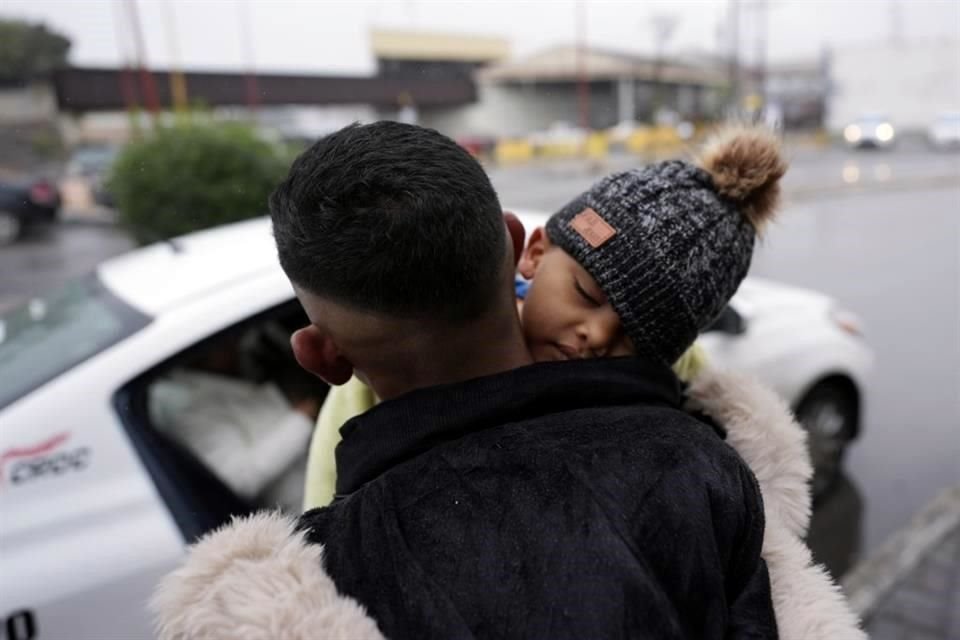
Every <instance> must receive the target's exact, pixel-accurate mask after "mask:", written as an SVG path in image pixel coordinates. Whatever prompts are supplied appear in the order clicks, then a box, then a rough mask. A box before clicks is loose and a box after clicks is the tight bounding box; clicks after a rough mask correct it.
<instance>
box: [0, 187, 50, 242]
mask: <svg viewBox="0 0 960 640" xmlns="http://www.w3.org/2000/svg"><path fill="white" fill-rule="evenodd" d="M59 209H60V193H59V192H58V191H57V188H56V187H55V186H54V185H53V184H52V183H51V182H49V181H48V180H46V179H44V178H24V177H11V176H0V247H3V246H5V245H9V244H12V243H14V242H16V241H17V240H18V239H19V238H20V237H21V236H22V235H23V233H24V231H25V230H27V229H28V228H30V227H35V226H39V225H43V224H49V223H51V222H54V221H55V220H56V219H57V212H58V210H59Z"/></svg>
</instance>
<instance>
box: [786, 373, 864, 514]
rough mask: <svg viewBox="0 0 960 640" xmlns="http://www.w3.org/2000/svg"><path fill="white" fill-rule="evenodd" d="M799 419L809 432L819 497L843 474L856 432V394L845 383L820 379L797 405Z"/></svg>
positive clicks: (811, 459) (815, 492)
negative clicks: (842, 470) (848, 451)
mask: <svg viewBox="0 0 960 640" xmlns="http://www.w3.org/2000/svg"><path fill="white" fill-rule="evenodd" d="M797 420H798V421H799V422H800V424H801V425H803V427H804V428H805V429H806V430H807V433H808V438H809V439H808V443H809V448H810V461H811V463H812V464H813V470H814V471H813V495H814V497H816V496H819V495H822V494H823V493H824V492H825V491H826V490H827V489H829V488H830V487H831V486H833V484H834V482H836V480H837V478H838V477H839V476H840V472H841V468H842V466H843V456H844V454H845V453H846V450H847V445H848V444H850V441H851V440H852V439H853V434H854V433H856V426H857V425H856V422H857V401H856V397H855V396H854V395H853V392H852V391H851V390H850V389H849V388H847V386H846V385H844V384H841V383H838V382H832V381H825V382H820V383H818V384H816V385H815V386H814V387H813V388H812V389H811V390H810V391H809V392H807V395H806V396H804V398H803V400H801V401H800V404H799V405H797Z"/></svg>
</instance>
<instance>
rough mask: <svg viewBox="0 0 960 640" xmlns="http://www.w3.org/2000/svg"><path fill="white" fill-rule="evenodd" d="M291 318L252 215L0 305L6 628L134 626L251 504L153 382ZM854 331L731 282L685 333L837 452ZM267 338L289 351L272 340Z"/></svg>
mask: <svg viewBox="0 0 960 640" xmlns="http://www.w3.org/2000/svg"><path fill="white" fill-rule="evenodd" d="M522 217H523V219H524V221H525V223H526V224H527V226H528V228H532V227H534V226H538V225H540V224H543V222H544V221H545V218H544V217H542V216H537V215H525V216H522ZM305 322H306V318H305V316H304V315H303V311H302V310H301V308H300V306H299V304H298V303H297V302H296V300H295V298H294V296H293V290H292V288H291V286H290V284H289V282H288V281H287V279H286V277H285V276H284V274H283V272H282V271H281V269H280V267H279V264H278V261H277V257H276V250H275V247H274V243H273V239H272V236H271V233H270V229H269V222H268V221H266V220H264V219H260V220H253V221H248V222H244V223H239V224H235V225H231V226H228V227H223V228H220V229H215V230H210V231H205V232H201V233H196V234H192V235H189V236H186V237H183V238H180V239H177V240H173V241H170V242H166V243H159V244H155V245H153V246H149V247H146V248H143V249H139V250H136V251H133V252H131V253H129V254H126V255H124V256H121V257H118V258H114V259H111V260H108V261H106V262H104V263H103V264H101V265H100V266H99V267H98V268H97V269H96V271H95V272H94V273H93V274H91V275H90V276H88V277H87V278H85V279H81V280H78V281H75V282H73V283H71V284H69V285H67V286H66V287H65V288H64V289H63V290H62V291H61V292H60V293H59V294H57V295H54V296H51V297H47V298H43V299H36V300H34V301H32V302H30V303H28V304H26V305H25V306H23V307H22V308H19V309H15V310H13V311H11V312H8V313H7V314H5V315H3V316H0V379H2V381H3V382H2V384H0V425H2V426H0V513H2V514H3V519H2V526H0V566H2V567H3V577H4V579H3V580H0V629H6V630H7V634H8V635H7V636H5V637H9V638H17V639H20V638H34V637H36V638H51V639H57V638H72V639H75V640H100V639H103V638H146V637H150V633H151V631H150V626H149V615H148V613H147V612H146V609H145V606H144V605H145V602H146V600H147V598H148V596H149V594H150V593H151V590H152V589H153V588H154V586H155V585H156V584H157V580H158V579H159V577H160V576H162V575H164V574H165V573H167V572H168V571H170V570H171V569H172V568H173V567H174V566H175V565H177V564H178V563H179V562H180V561H181V559H182V556H183V553H184V549H185V546H186V544H187V543H189V542H191V541H194V540H196V539H197V537H198V536H200V535H202V534H203V533H205V532H207V531H210V530H211V529H213V528H214V527H216V526H218V525H220V524H222V523H224V522H226V521H227V520H228V519H229V518H230V517H231V516H232V515H235V514H243V513H248V512H250V511H251V510H253V509H255V508H257V507H259V506H263V503H262V501H260V500H259V499H252V500H248V499H242V498H240V497H239V496H238V495H236V494H235V493H234V492H232V491H231V490H230V489H228V488H227V486H226V484H224V482H223V481H221V480H220V479H219V478H218V476H217V474H216V470H214V469H210V468H207V467H206V466H204V464H203V463H201V462H200V460H199V458H198V457H197V456H196V455H195V454H194V453H193V452H191V451H189V450H187V449H186V448H185V447H183V446H181V445H179V444H177V443H176V442H174V441H173V440H172V439H171V438H170V437H169V436H166V435H164V433H163V432H161V431H160V430H158V429H157V428H155V424H154V423H153V418H152V415H153V413H152V407H151V406H150V403H151V402H152V400H151V397H152V396H151V393H150V391H151V389H152V388H153V387H152V385H154V384H155V383H156V382H157V381H158V380H160V379H161V378H162V377H163V376H165V375H166V374H167V373H168V372H170V371H171V369H172V368H175V367H177V366H178V365H180V364H182V363H183V362H185V361H187V360H188V359H190V358H193V357H195V356H197V354H201V355H202V354H203V353H204V352H205V350H209V349H210V348H212V347H211V345H216V344H217V343H218V340H221V339H222V337H223V336H225V335H232V334H234V333H235V331H234V330H239V329H243V330H244V331H246V330H251V331H256V330H258V329H259V328H261V327H266V326H270V327H273V328H277V327H280V328H281V329H282V331H285V332H286V335H289V332H291V331H292V330H293V329H294V328H296V327H298V326H302V324H303V323H305ZM266 333H267V332H265V335H266ZM854 333H855V327H854V325H853V324H852V320H851V319H850V318H846V317H844V316H841V315H839V313H838V312H837V310H836V308H835V307H834V305H833V303H832V302H831V301H830V300H829V299H828V298H826V297H824V296H820V295H818V294H814V293H810V292H804V291H799V290H795V289H791V288H787V287H782V286H780V285H775V284H772V283H762V282H757V281H748V282H746V283H744V285H743V288H742V290H741V292H740V293H739V294H738V295H737V297H736V299H735V300H734V302H733V305H732V307H731V310H730V311H728V312H727V313H726V314H725V315H724V316H723V317H721V319H720V320H718V323H717V324H716V326H715V327H714V329H713V330H712V331H710V332H708V334H707V335H705V336H704V337H703V338H702V340H703V344H704V345H705V346H706V348H707V350H708V351H709V352H710V355H711V357H713V358H715V360H716V361H717V362H718V363H723V364H727V365H731V366H734V367H743V368H747V369H751V370H753V371H754V372H756V373H757V374H759V375H760V376H761V377H762V378H764V379H766V380H767V381H768V382H769V383H771V384H772V385H773V386H775V387H776V388H778V389H779V390H780V391H781V392H782V393H784V394H786V395H787V397H788V398H789V399H790V401H791V402H792V403H793V404H795V405H798V406H799V407H800V408H801V413H802V414H803V415H805V416H807V417H808V419H810V420H811V423H812V424H815V425H818V426H817V428H821V426H822V428H823V430H824V431H825V433H827V434H829V435H830V437H833V438H834V441H835V442H836V443H837V446H841V445H843V444H846V442H847V441H848V440H849V439H850V438H853V437H854V436H856V435H857V433H858V419H859V415H860V405H861V402H862V400H861V397H862V389H863V374H864V372H865V371H866V368H867V366H868V364H869V361H870V354H869V351H868V350H867V348H866V347H865V346H864V345H863V343H862V342H861V341H860V339H859V338H858V337H857V336H856V335H853V334H854ZM266 342H267V351H268V352H269V351H270V350H271V349H272V350H273V355H274V356H277V357H279V358H281V359H282V358H288V359H289V358H290V354H289V353H288V352H286V351H285V349H287V348H288V346H289V345H288V344H286V340H285V337H283V336H282V337H281V339H280V340H275V341H273V342H272V343H271V341H270V340H267V341H266ZM289 362H290V363H292V360H289ZM311 380H312V381H313V383H314V384H316V389H315V391H316V394H317V399H318V400H319V399H320V398H322V396H323V394H324V393H325V388H324V387H323V385H322V383H320V382H319V381H317V380H316V379H313V378H311ZM838 434H839V436H838ZM297 464H300V465H302V460H301V461H300V462H298V463H297ZM297 489H302V485H300V486H299V487H297ZM297 498H298V496H293V502H294V503H296V501H297ZM11 630H12V631H11Z"/></svg>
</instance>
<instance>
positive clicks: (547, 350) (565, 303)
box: [518, 227, 635, 361]
mask: <svg viewBox="0 0 960 640" xmlns="http://www.w3.org/2000/svg"><path fill="white" fill-rule="evenodd" d="M518 268H519V270H520V273H521V274H522V275H523V277H525V278H527V279H528V280H532V282H531V283H530V289H529V291H528V292H527V296H526V298H525V299H524V301H523V306H522V308H521V311H520V318H521V320H522V322H523V332H524V335H525V336H526V340H527V346H528V347H529V348H530V352H531V354H532V355H533V358H534V360H536V361H543V360H570V359H574V358H597V357H602V356H606V357H611V356H625V355H632V354H633V353H634V352H635V351H634V348H633V344H632V343H631V342H630V339H629V338H628V337H627V336H626V335H625V334H624V333H623V327H622V326H621V324H620V317H619V316H618V315H617V313H616V311H614V310H613V307H612V306H611V305H610V302H609V301H608V300H607V296H606V295H605V294H604V293H603V291H602V290H601V289H600V286H599V285H598V284H597V281H596V280H594V279H593V277H592V276H591V275H590V274H589V273H587V271H586V270H585V269H584V268H583V267H582V266H580V263H578V262H577V261H576V260H574V259H573V258H572V257H570V255H569V254H567V253H566V252H565V251H564V250H563V249H561V248H560V247H558V246H556V245H554V244H552V243H551V242H550V240H549V239H548V238H547V235H546V233H544V230H543V228H542V227H541V228H539V229H535V230H534V231H533V233H532V234H531V235H530V242H529V243H528V244H527V248H526V250H525V251H524V253H523V257H522V258H521V259H520V263H519V265H518Z"/></svg>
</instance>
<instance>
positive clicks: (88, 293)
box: [0, 274, 149, 408]
mask: <svg viewBox="0 0 960 640" xmlns="http://www.w3.org/2000/svg"><path fill="white" fill-rule="evenodd" d="M148 322H149V318H148V317H147V316H145V315H143V314H142V313H140V312H139V311H137V310H135V309H133V308H132V307H130V306H129V305H127V304H125V303H124V302H122V301H121V300H120V299H119V298H117V297H116V296H114V295H113V294H112V293H110V292H109V291H107V289H106V288H105V287H104V286H103V285H102V284H101V283H100V281H99V279H97V277H96V275H95V274H91V275H89V276H87V277H86V278H82V279H80V280H76V281H74V282H71V283H70V284H68V285H67V286H66V287H64V288H63V289H61V290H60V291H58V292H57V293H55V294H54V295H51V296H46V297H41V298H34V299H33V300H30V301H29V302H27V303H26V304H24V305H23V306H21V307H18V308H16V309H13V310H12V311H9V312H7V313H5V314H3V315H2V316H0V380H3V384H2V385H0V408H2V407H5V406H7V405H8V404H10V403H12V402H13V401H15V400H17V399H18V398H21V397H23V396H25V395H26V394H28V393H30V392H31V391H33V390H34V389H36V388H37V387H39V386H40V385H42V384H44V383H46V382H48V381H50V380H52V379H53V378H55V377H56V376H58V375H60V374H61V373H63V372H65V371H67V370H69V369H71V368H72V367H75V366H77V365H78V364H80V363H82V362H84V361H85V360H87V359H88V358H90V357H91V356H93V355H95V354H97V353H100V352H101V351H103V350H104V349H106V348H107V347H109V346H111V345H114V344H116V343H117V342H119V341H120V340H122V339H123V338H125V337H127V336H129V335H131V334H133V333H134V332H135V331H137V330H138V329H140V328H141V327H143V326H145V325H146V324H147V323H148Z"/></svg>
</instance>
